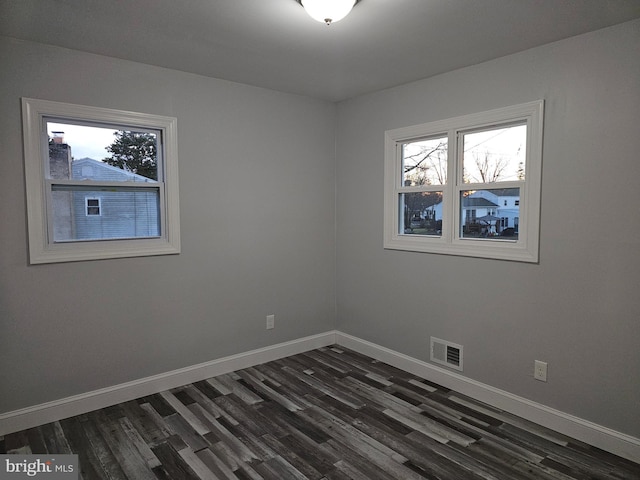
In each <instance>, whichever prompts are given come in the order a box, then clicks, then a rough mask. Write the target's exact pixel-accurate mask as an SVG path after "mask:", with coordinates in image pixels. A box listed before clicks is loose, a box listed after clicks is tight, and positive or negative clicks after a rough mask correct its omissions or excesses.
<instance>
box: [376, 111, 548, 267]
mask: <svg viewBox="0 0 640 480" xmlns="http://www.w3.org/2000/svg"><path fill="white" fill-rule="evenodd" d="M542 123H543V102H542V101H536V102H530V103H526V104H522V105H516V106H512V107H506V108H501V109H497V110H491V111H488V112H483V113H477V114H472V115H466V116H462V117H456V118H451V119H447V120H443V121H437V122H431V123H426V124H422V125H414V126H411V127H405V128H399V129H395V130H389V131H387V132H386V133H385V210H384V247H385V248H388V249H397V250H410V251H419V252H429V253H439V254H449V255H462V256H473V257H485V258H495V259H502V260H516V261H523V262H537V261H538V257H539V255H538V237H539V223H540V188H541V184H540V182H541V171H542Z"/></svg>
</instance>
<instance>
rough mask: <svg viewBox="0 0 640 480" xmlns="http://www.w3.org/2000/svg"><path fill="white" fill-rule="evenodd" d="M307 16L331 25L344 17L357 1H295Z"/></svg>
mask: <svg viewBox="0 0 640 480" xmlns="http://www.w3.org/2000/svg"><path fill="white" fill-rule="evenodd" d="M297 1H298V3H300V4H301V5H302V6H303V7H304V9H305V10H306V11H307V13H308V14H309V16H310V17H311V18H313V19H314V20H317V21H318V22H323V23H326V24H327V25H331V24H332V23H333V22H337V21H338V20H342V19H343V18H344V17H346V16H347V15H348V14H349V12H350V11H351V9H352V8H353V6H354V5H355V4H356V3H358V2H359V0H297Z"/></svg>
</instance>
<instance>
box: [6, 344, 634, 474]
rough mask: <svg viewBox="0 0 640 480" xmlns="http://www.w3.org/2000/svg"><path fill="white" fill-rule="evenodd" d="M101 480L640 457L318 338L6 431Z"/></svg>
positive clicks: (22, 448)
mask: <svg viewBox="0 0 640 480" xmlns="http://www.w3.org/2000/svg"><path fill="white" fill-rule="evenodd" d="M5 452H7V453H36V454H45V453H56V454H62V453H76V454H78V455H79V461H80V467H81V473H82V478H83V479H85V480H93V479H118V480H120V479H129V480H156V479H171V480H180V479H241V480H244V479H276V480H287V479H327V480H328V479H356V480H374V479H394V480H397V479H402V480H409V479H425V478H426V479H447V480H467V479H468V480H481V479H485V480H510V479H531V480H533V479H538V480H544V479H564V480H571V479H575V480H585V479H613V480H619V479H634V480H638V479H640V465H638V464H635V463H632V462H630V461H628V460H625V459H622V458H620V457H617V456H614V455H611V454H609V453H606V452H604V451H602V450H598V449H596V448H593V447H590V446H588V445H586V444H584V443H581V442H578V441H575V440H573V439H571V438H568V437H565V436H563V435H561V434H558V433H555V432H553V431H551V430H548V429H545V428H543V427H540V426H538V425H535V424H533V423H530V422H528V421H525V420H523V419H521V418H518V417H515V416H513V415H510V414H507V413H505V412H503V411H501V410H498V409H496V408H493V407H491V406H489V405H486V404H482V403H480V402H477V401H475V400H473V399H471V398H468V397H465V396H464V395H461V394H458V393H456V392H454V391H450V390H448V389H446V388H443V387H441V386H438V385H435V384H433V383H430V382H428V381H425V380H423V379H421V378H419V377H415V376H413V375H411V374H408V373H406V372H403V371H401V370H398V369H396V368H394V367H391V366H389V365H386V364H384V363H380V362H377V361H375V360H372V359H370V358H368V357H365V356H363V355H360V354H358V353H355V352H353V351H350V350H346V349H344V348H339V347H330V348H321V349H318V350H314V351H311V352H307V353H304V354H300V355H295V356H292V357H289V358H286V359H283V360H277V361H273V362H269V363H266V364H264V365H259V366H256V367H252V368H247V369H244V370H240V371H237V372H234V373H230V374H227V375H222V376H219V377H215V378H212V379H209V380H206V381H202V382H197V383H194V384H190V385H186V386H184V387H180V388H176V389H173V390H171V391H166V392H163V393H160V394H157V395H152V396H149V397H144V398H140V399H138V400H134V401H130V402H126V403H122V404H120V405H115V406H113V407H109V408H105V409H102V410H98V411H95V412H91V413H88V414H85V415H79V416H77V417H72V418H68V419H66V420H61V421H59V422H54V423H50V424H47V425H42V426H40V427H36V428H32V429H29V430H25V431H22V432H17V433H13V434H9V435H6V436H5V437H4V439H2V438H1V437H0V453H5Z"/></svg>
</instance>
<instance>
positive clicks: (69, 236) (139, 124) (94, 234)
mask: <svg viewBox="0 0 640 480" xmlns="http://www.w3.org/2000/svg"><path fill="white" fill-rule="evenodd" d="M23 112H24V115H23V117H24V125H23V126H24V143H25V175H26V184H27V204H28V212H29V215H28V222H29V261H30V263H32V264H33V263H52V262H65V261H79V260H92V259H105V258H120V257H134V256H149V255H162V254H174V253H179V251H180V236H179V217H178V184H177V173H178V171H177V145H176V119H175V118H171V117H160V116H156V115H149V114H142V113H136V112H125V111H119V110H110V109H103V108H97V107H87V106H79V105H70V104H63V103H58V102H49V101H44V100H35V99H26V98H25V99H23ZM65 131H71V132H75V134H76V137H75V140H73V141H72V140H68V139H66V138H65ZM105 147H106V148H105ZM87 152H89V153H87ZM78 154H79V155H78ZM88 155H91V157H89V156H88Z"/></svg>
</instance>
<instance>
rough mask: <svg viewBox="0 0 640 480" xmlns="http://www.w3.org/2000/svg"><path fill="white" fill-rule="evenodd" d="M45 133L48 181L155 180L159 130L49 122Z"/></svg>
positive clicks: (156, 176)
mask: <svg viewBox="0 0 640 480" xmlns="http://www.w3.org/2000/svg"><path fill="white" fill-rule="evenodd" d="M47 132H48V134H49V178H51V179H56V180H59V179H87V180H96V181H111V182H151V181H155V180H158V138H159V135H160V133H159V132H158V131H141V130H129V129H127V130H124V129H123V130H117V129H113V128H107V127H97V126H88V125H75V124H72V123H61V122H54V121H48V122H47Z"/></svg>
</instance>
